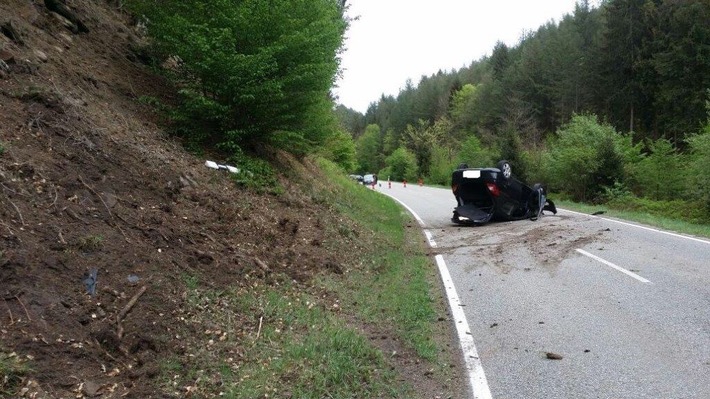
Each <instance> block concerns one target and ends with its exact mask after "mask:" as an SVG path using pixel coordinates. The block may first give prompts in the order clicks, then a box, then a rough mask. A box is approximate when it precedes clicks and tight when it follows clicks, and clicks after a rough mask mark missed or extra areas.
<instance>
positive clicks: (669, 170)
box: [125, 0, 710, 223]
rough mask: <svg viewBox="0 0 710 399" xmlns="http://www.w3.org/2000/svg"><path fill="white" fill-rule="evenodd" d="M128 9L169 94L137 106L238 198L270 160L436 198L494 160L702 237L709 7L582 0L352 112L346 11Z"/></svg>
mask: <svg viewBox="0 0 710 399" xmlns="http://www.w3.org/2000/svg"><path fill="white" fill-rule="evenodd" d="M125 4H126V8H127V9H129V10H130V11H131V12H132V13H133V14H134V15H136V18H137V19H138V20H139V22H140V24H142V26H144V27H145V30H146V33H147V34H148V36H149V37H150V40H151V44H150V46H146V47H141V48H140V49H138V51H140V52H141V54H143V58H144V62H146V63H148V64H150V65H152V66H153V67H154V68H155V69H156V70H157V71H160V72H161V73H162V74H163V75H164V76H166V78H167V79H169V81H170V82H171V83H172V85H173V87H174V90H175V93H174V96H173V100H172V101H164V100H162V101H159V100H157V99H155V98H142V99H141V100H142V101H144V102H146V103H149V104H151V105H153V106H154V107H155V108H156V109H157V110H158V111H159V112H160V113H161V114H162V115H163V116H164V119H165V125H166V128H167V130H168V131H169V132H170V133H172V134H173V135H175V136H177V137H179V138H181V139H182V141H183V142H184V143H185V145H186V146H187V147H188V148H190V149H191V150H193V151H195V152H204V151H218V152H220V153H222V154H224V158H225V159H226V160H227V161H229V162H233V163H235V164H239V165H242V166H243V167H244V168H245V169H247V170H250V171H253V173H251V174H242V175H241V176H240V177H239V179H240V183H243V184H244V185H247V186H250V187H254V188H262V187H264V186H267V187H268V186H273V185H274V184H275V181H276V179H275V176H276V172H275V171H274V170H273V169H272V168H271V166H270V163H269V162H268V159H266V158H265V155H264V149H265V148H275V149H279V150H283V151H288V152H290V153H292V154H294V155H296V156H298V157H304V156H309V155H316V156H320V157H324V158H327V159H330V160H332V161H333V162H335V163H336V164H338V165H340V166H341V167H342V168H343V169H344V172H347V173H360V174H364V173H377V174H378V175H379V176H380V178H381V179H385V178H390V179H392V180H402V179H405V178H406V179H409V180H410V181H413V180H416V179H419V178H421V179H423V180H424V181H425V182H427V183H429V184H439V185H448V184H449V183H450V182H449V180H450V176H451V172H452V170H453V169H454V168H455V167H456V165H458V164H459V163H461V162H466V163H467V164H468V165H470V166H491V165H495V163H496V161H497V160H500V159H506V160H508V161H509V162H510V163H511V164H512V166H513V169H514V173H515V174H516V175H517V176H518V177H519V178H521V179H523V180H526V181H536V182H542V183H543V184H544V185H545V186H546V187H547V188H548V191H550V192H554V193H556V194H557V195H558V196H562V197H565V198H568V199H571V200H574V201H581V202H588V203H595V204H598V203H606V204H616V205H620V206H631V207H640V208H642V209H643V208H649V207H653V208H655V209H662V210H667V211H669V212H670V211H672V212H675V213H674V214H673V215H670V216H680V217H683V218H685V219H688V220H690V221H694V222H701V223H709V222H710V175H708V173H707V169H708V166H710V122H709V115H710V105H708V104H709V100H710V24H708V23H707V22H708V21H710V0H606V1H602V2H601V3H599V4H598V5H596V6H592V5H590V2H589V1H588V0H580V1H579V2H578V3H577V4H576V7H575V10H574V12H573V13H571V14H568V15H565V16H564V17H563V18H562V19H561V20H560V21H558V22H556V21H551V22H548V23H547V24H545V25H543V26H540V27H539V28H538V29H537V30H536V31H531V32H527V33H525V34H523V35H522V36H521V38H520V40H519V41H518V43H517V44H516V45H514V46H508V45H506V44H504V43H502V42H498V43H497V44H496V45H495V46H494V48H492V49H491V52H490V55H486V56H484V57H482V58H480V59H478V60H474V61H472V62H471V64H470V65H469V66H467V67H464V68H461V69H460V70H450V71H439V72H438V73H436V74H434V75H431V76H422V77H421V78H420V80H419V82H418V83H416V84H415V83H414V82H413V81H411V80H409V81H407V82H405V83H404V86H403V88H402V89H401V90H400V92H399V93H398V94H397V95H396V96H393V95H382V96H381V97H380V98H379V99H377V100H376V101H373V102H372V103H371V104H370V106H369V108H368V110H367V111H366V112H365V114H364V115H363V114H361V113H359V112H356V111H354V110H352V109H349V108H346V107H345V106H343V105H336V104H337V99H336V98H335V97H334V95H333V91H332V89H333V87H334V85H335V83H336V82H337V77H338V76H339V73H341V72H342V71H341V69H340V55H341V54H342V52H343V51H347V49H345V48H344V45H343V43H344V35H345V34H346V32H347V30H348V27H349V26H350V23H351V22H352V21H351V20H350V17H349V16H348V14H347V10H348V5H347V1H346V0H308V1H307V0H288V1H282V2H273V1H250V2H233V1H230V0H215V1H205V0H187V1H182V2H170V1H164V0H127V1H126V3H125ZM460 51H462V52H466V51H467V49H465V48H462V49H460ZM472 59H473V57H472Z"/></svg>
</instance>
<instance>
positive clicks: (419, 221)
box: [380, 191, 426, 227]
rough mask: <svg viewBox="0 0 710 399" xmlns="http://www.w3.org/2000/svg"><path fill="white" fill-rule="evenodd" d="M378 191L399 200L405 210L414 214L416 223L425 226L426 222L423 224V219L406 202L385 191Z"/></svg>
mask: <svg viewBox="0 0 710 399" xmlns="http://www.w3.org/2000/svg"><path fill="white" fill-rule="evenodd" d="M380 193H382V194H384V195H386V196H388V197H390V198H392V199H393V200H395V201H397V202H399V203H400V204H401V205H402V206H403V207H404V208H405V209H407V210H408V211H409V213H411V214H412V216H414V219H417V223H419V225H420V226H422V227H426V224H424V220H422V218H420V217H419V215H417V213H416V212H414V210H413V209H412V208H410V207H409V206H407V204H405V203H404V202H402V201H400V200H399V199H398V198H395V197H393V196H391V195H389V194H387V193H385V192H383V191H380Z"/></svg>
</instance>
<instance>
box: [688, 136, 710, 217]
mask: <svg viewBox="0 0 710 399" xmlns="http://www.w3.org/2000/svg"><path fill="white" fill-rule="evenodd" d="M688 144H690V156H689V161H688V180H687V181H688V183H689V186H688V189H687V191H688V193H689V195H690V196H691V197H692V198H695V199H697V200H698V201H700V202H701V203H702V204H704V207H705V209H706V210H707V212H709V213H710V173H708V165H710V123H708V124H707V125H706V126H705V129H704V130H703V132H702V133H700V134H697V135H694V136H692V137H690V138H689V139H688Z"/></svg>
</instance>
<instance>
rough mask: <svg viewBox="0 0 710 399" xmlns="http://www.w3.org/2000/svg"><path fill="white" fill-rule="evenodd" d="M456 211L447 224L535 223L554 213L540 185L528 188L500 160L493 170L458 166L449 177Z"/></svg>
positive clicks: (552, 205)
mask: <svg viewBox="0 0 710 399" xmlns="http://www.w3.org/2000/svg"><path fill="white" fill-rule="evenodd" d="M451 190H452V191H453V192H454V197H456V204H457V205H456V208H454V216H453V217H452V218H451V221H452V222H454V223H459V224H484V223H488V222H490V221H494V220H496V221H501V220H502V221H506V220H522V219H532V220H537V219H538V218H539V217H540V216H542V214H543V211H550V212H552V213H554V214H556V213H557V208H555V204H554V203H553V202H552V201H550V200H548V199H547V197H546V195H545V189H544V188H543V187H542V185H541V184H535V185H534V186H533V187H532V188H530V187H528V186H527V185H525V184H523V183H522V182H520V181H519V180H516V179H515V178H514V177H513V175H512V169H511V167H510V163H508V162H507V161H500V162H498V165H497V166H496V167H495V168H469V167H468V166H467V165H466V164H461V165H459V167H458V169H457V170H455V171H454V172H453V174H452V175H451Z"/></svg>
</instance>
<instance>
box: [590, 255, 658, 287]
mask: <svg viewBox="0 0 710 399" xmlns="http://www.w3.org/2000/svg"><path fill="white" fill-rule="evenodd" d="M577 252H579V253H580V254H582V255H584V256H587V257H590V258H592V259H594V260H597V261H599V262H601V263H603V264H605V265H607V266H609V267H611V268H612V269H616V270H618V271H620V272H622V273H624V274H626V275H627V276H630V277H633V278H635V279H636V280H638V281H640V282H642V283H645V284H653V283H651V282H650V281H648V280H646V279H645V278H643V277H641V276H639V275H638V274H636V273H634V272H631V271H628V270H626V269H624V268H623V267H620V266H617V265H615V264H613V263H611V262H609V261H607V260H604V259H602V258H600V257H598V256H596V255H592V254H590V253H589V252H587V251H585V250H583V249H578V250H577Z"/></svg>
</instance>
